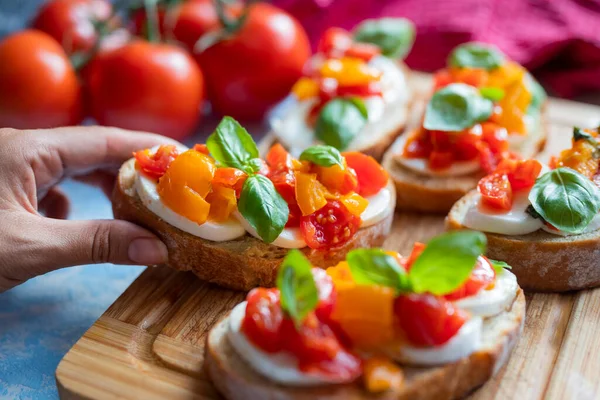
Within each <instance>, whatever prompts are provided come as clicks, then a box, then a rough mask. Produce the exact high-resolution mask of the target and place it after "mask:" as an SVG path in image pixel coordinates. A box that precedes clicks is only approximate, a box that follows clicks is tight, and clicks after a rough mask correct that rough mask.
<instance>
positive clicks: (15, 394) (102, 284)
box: [0, 181, 143, 400]
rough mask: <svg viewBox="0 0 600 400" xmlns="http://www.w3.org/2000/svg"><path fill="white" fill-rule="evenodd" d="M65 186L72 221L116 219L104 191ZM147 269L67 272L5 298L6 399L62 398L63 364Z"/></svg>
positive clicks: (2, 366)
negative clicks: (58, 377) (59, 377)
mask: <svg viewBox="0 0 600 400" xmlns="http://www.w3.org/2000/svg"><path fill="white" fill-rule="evenodd" d="M62 187H63V189H64V190H65V191H66V192H67V193H68V194H69V196H70V198H71V200H72V204H71V206H72V208H71V218H73V219H90V218H111V217H112V211H111V208H110V202H109V201H108V199H106V198H105V197H104V195H103V194H102V193H101V192H100V190H98V189H96V188H92V187H88V186H85V185H83V184H80V183H77V182H72V181H67V182H65V183H64V184H63V185H62ZM0 225H1V223H0ZM142 270H143V268H142V267H135V266H122V265H110V264H100V265H85V266H80V267H74V268H67V269H63V270H60V271H54V272H51V273H49V274H46V275H44V276H40V277H37V278H35V279H32V280H30V281H28V282H26V283H25V284H23V285H20V286H17V287H16V288H14V289H11V290H9V291H7V292H5V293H2V294H0V399H1V400H4V399H11V400H12V399H16V400H26V399H55V398H57V397H58V393H57V390H56V383H55V380H54V372H55V370H56V367H57V365H58V363H59V361H60V360H61V358H62V357H63V356H64V355H65V353H66V352H67V351H68V350H69V349H70V348H71V346H73V344H75V342H76V341H77V339H79V338H80V337H81V336H82V335H83V333H84V332H85V331H86V330H87V329H88V328H89V327H90V326H91V325H92V324H93V323H94V321H95V320H96V319H97V318H98V317H100V315H102V313H103V312H104V311H105V310H106V309H107V308H108V306H110V305H111V304H112V303H113V302H114V301H115V299H116V298H117V297H118V296H119V295H120V294H121V293H122V292H123V291H124V290H125V289H126V288H127V286H129V284H130V283H131V282H132V281H133V280H134V279H135V278H136V277H137V276H138V275H139V274H140V273H141V272H142Z"/></svg>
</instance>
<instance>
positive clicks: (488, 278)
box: [444, 256, 496, 301]
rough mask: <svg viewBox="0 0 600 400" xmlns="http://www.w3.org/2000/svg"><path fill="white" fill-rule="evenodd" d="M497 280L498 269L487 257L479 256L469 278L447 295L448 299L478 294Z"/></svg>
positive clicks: (452, 299)
mask: <svg viewBox="0 0 600 400" xmlns="http://www.w3.org/2000/svg"><path fill="white" fill-rule="evenodd" d="M494 280H496V271H494V268H493V267H492V264H491V263H490V261H489V260H488V259H487V258H486V257H483V256H481V257H479V258H478V259H477V263H476V264H475V268H473V272H471V275H470V276H469V279H468V280H467V281H466V282H465V283H464V285H462V286H461V287H459V288H458V289H457V290H455V291H454V292H452V293H450V294H447V295H445V296H444V297H445V298H446V300H451V301H454V300H459V299H462V298H465V297H469V296H473V295H475V294H477V293H478V292H479V291H480V290H481V289H484V288H486V287H488V286H489V285H490V284H491V283H492V282H494Z"/></svg>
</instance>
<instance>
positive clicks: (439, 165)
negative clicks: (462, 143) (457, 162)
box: [429, 150, 454, 169]
mask: <svg viewBox="0 0 600 400" xmlns="http://www.w3.org/2000/svg"><path fill="white" fill-rule="evenodd" d="M453 162H454V153H452V152H451V151H437V150H434V151H432V152H431V153H430V154H429V168H431V169H445V168H450V166H452V163H453Z"/></svg>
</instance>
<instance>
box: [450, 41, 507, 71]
mask: <svg viewBox="0 0 600 400" xmlns="http://www.w3.org/2000/svg"><path fill="white" fill-rule="evenodd" d="M504 61H505V57H504V54H502V52H501V51H500V50H498V49H497V48H496V47H495V46H493V45H490V44H485V43H478V42H471V43H465V44H461V45H460V46H457V47H456V48H455V49H454V50H453V51H452V53H450V57H448V64H449V65H450V66H452V67H458V68H465V67H468V68H483V69H486V70H488V71H489V70H492V69H495V68H498V67H499V66H501V65H502V64H504Z"/></svg>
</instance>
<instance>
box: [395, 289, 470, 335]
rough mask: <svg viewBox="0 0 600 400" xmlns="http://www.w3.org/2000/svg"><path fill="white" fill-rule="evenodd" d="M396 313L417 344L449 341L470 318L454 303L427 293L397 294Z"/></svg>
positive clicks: (405, 330) (406, 332)
mask: <svg viewBox="0 0 600 400" xmlns="http://www.w3.org/2000/svg"><path fill="white" fill-rule="evenodd" d="M394 313H395V315H396V317H397V318H398V323H399V325H400V327H401V328H402V330H403V331H404V333H405V334H406V337H407V338H408V340H410V342H411V343H413V344H415V345H417V346H439V345H442V344H444V343H446V342H447V341H448V340H450V339H451V338H452V337H453V336H454V335H456V333H457V332H458V330H459V329H460V328H461V327H462V326H463V324H464V323H465V322H466V321H467V319H468V318H469V316H468V314H467V313H465V312H464V311H462V310H461V309H459V308H457V307H455V306H454V305H453V304H452V302H450V301H448V300H445V299H443V298H441V297H436V296H434V295H432V294H427V293H426V294H409V295H401V296H398V297H397V298H396V300H395V301H394Z"/></svg>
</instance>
